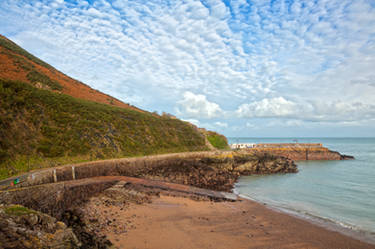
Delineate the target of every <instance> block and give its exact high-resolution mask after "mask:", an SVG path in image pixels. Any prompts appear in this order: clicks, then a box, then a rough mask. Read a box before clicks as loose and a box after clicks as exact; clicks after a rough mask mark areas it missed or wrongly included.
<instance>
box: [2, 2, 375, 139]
mask: <svg viewBox="0 0 375 249" xmlns="http://www.w3.org/2000/svg"><path fill="white" fill-rule="evenodd" d="M0 33H1V34H3V35H5V36H7V37H9V38H10V39H12V40H14V41H15V42H17V43H18V44H19V45H21V46H22V47H24V48H26V49H27V50H29V51H30V52H31V53H33V54H34V55H36V56H38V57H40V58H41V59H43V60H45V61H47V62H48V63H50V64H51V65H53V66H54V67H56V68H57V69H59V70H60V71H62V72H64V73H66V74H68V75H70V76H72V77H74V78H76V79H78V80H80V81H82V82H84V83H86V84H88V85H90V86H91V87H93V88H95V89H98V90H100V91H102V92H106V93H108V94H110V95H112V96H114V97H117V98H119V99H121V100H122V101H124V102H127V103H131V104H133V105H135V106H138V107H140V108H143V109H146V110H148V111H158V112H159V113H161V112H162V111H165V112H168V113H171V114H174V115H176V116H177V117H179V118H181V119H184V120H188V121H190V122H193V123H195V124H197V125H198V126H200V127H205V128H208V129H211V130H216V131H219V132H221V133H223V134H225V135H227V136H252V137H257V136H271V137H272V136H278V137H285V136H287V137H288V136H345V137H346V136H375V4H374V2H373V1H365V0H356V1H347V0H325V1H321V0H315V1H299V0H295V1H275V0H274V1H265V0H262V1H245V0H240V1H220V0H208V1H203V0H202V1H195V0H188V1H152V0H148V1H123V0H119V1H117V0H115V1H109V0H108V1H106V0H98V1H95V0H92V1H84V0H82V1H72V0H69V1H67V0H66V1H64V0H55V1H22V0H19V1H14V0H2V1H0Z"/></svg>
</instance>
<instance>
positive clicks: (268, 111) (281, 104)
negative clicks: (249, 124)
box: [237, 97, 301, 118]
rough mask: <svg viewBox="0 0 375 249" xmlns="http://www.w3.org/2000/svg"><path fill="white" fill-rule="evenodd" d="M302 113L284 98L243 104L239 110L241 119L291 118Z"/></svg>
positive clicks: (296, 106)
mask: <svg viewBox="0 0 375 249" xmlns="http://www.w3.org/2000/svg"><path fill="white" fill-rule="evenodd" d="M300 112H301V110H300V107H299V106H298V105H297V104H296V103H294V102H292V101H290V100H286V99H285V98H283V97H277V98H271V99H262V100H260V101H255V102H252V103H250V104H242V105H240V106H239V107H238V109H237V114H238V115H239V117H247V118H253V117H261V118H269V117H291V116H295V115H298V114H299V113H300Z"/></svg>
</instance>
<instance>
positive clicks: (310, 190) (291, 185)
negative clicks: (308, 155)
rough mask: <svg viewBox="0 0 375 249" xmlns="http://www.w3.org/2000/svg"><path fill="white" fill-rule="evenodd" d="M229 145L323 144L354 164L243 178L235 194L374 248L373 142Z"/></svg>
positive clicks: (317, 164) (306, 166)
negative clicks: (340, 233) (364, 242)
mask: <svg viewBox="0 0 375 249" xmlns="http://www.w3.org/2000/svg"><path fill="white" fill-rule="evenodd" d="M228 141H229V143H293V142H300V143H322V144H323V146H325V147H327V148H329V149H330V150H334V151H338V152H340V153H341V154H346V155H351V156H354V157H355V160H343V161H296V164H297V165H298V170H299V172H298V173H290V174H276V175H254V176H242V177H240V178H239V180H238V182H237V184H236V185H235V189H234V192H235V193H237V194H239V195H240V196H242V197H244V198H248V199H252V200H255V201H257V202H260V203H264V204H266V205H268V206H269V207H271V208H274V209H277V210H281V211H283V212H287V213H290V214H292V215H295V216H299V217H302V218H305V219H309V220H310V221H312V222H314V223H317V224H319V225H322V226H325V227H327V228H329V229H332V230H336V231H340V232H342V233H344V234H347V235H350V236H352V237H358V238H359V239H362V240H365V241H367V242H370V243H375V138H242V137H238V138H236V137H232V138H228Z"/></svg>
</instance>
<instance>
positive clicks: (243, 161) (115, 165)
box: [0, 151, 297, 191]
mask: <svg viewBox="0 0 375 249" xmlns="http://www.w3.org/2000/svg"><path fill="white" fill-rule="evenodd" d="M292 172H297V166H296V165H295V164H294V162H293V161H292V160H290V159H287V158H285V157H282V156H275V155H269V154H266V153H262V152H233V151H228V152H191V153H176V154H166V155H157V156H147V157H140V158H124V159H115V160H104V161H96V162H88V163H81V164H74V165H65V166H61V167H56V168H48V169H44V170H39V171H36V172H30V173H27V174H24V175H21V176H18V177H17V178H16V179H17V180H18V181H19V183H18V184H17V185H15V186H12V181H13V180H14V179H8V180H7V181H2V182H1V183H0V188H1V189H3V190H5V189H11V188H22V187H29V186H36V185H41V184H48V183H54V182H62V181H69V180H75V179H83V178H90V177H96V176H131V177H140V178H145V179H156V180H165V181H168V182H173V183H180V184H188V185H192V186H196V187H201V188H208V189H212V190H219V191H230V190H231V189H232V187H233V184H234V182H235V181H236V179H237V177H238V176H239V175H241V174H272V173H292Z"/></svg>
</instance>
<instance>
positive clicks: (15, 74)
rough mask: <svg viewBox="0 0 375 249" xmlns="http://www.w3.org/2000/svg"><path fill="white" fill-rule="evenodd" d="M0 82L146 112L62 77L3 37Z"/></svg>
mask: <svg viewBox="0 0 375 249" xmlns="http://www.w3.org/2000/svg"><path fill="white" fill-rule="evenodd" d="M0 79H4V80H15V81H22V82H26V83H29V84H31V85H34V86H37V87H39V88H44V89H50V90H53V91H56V92H61V93H65V94H67V95H70V96H73V97H76V98H80V99H86V100H91V101H95V102H99V103H104V104H108V105H113V106H119V107H123V108H129V109H132V110H137V111H140V112H144V111H143V110H141V109H138V108H136V107H134V106H131V105H129V104H126V103H123V102H121V101H119V100H118V99H116V98H113V97H112V96H109V95H107V94H104V93H101V92H99V91H97V90H95V89H92V88H90V87H89V86H87V85H85V84H83V83H82V82H79V81H77V80H75V79H72V78H70V77H69V76H67V75H65V74H63V73H61V72H60V71H58V70H56V69H55V68H53V67H52V66H51V65H49V64H47V63H45V62H43V61H42V60H40V59H39V58H37V57H35V56H34V55H32V54H30V53H28V52H27V51H26V50H24V49H23V48H21V47H20V46H18V45H17V44H16V43H14V42H12V41H11V40H9V39H7V38H6V37H4V36H2V35H0Z"/></svg>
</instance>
